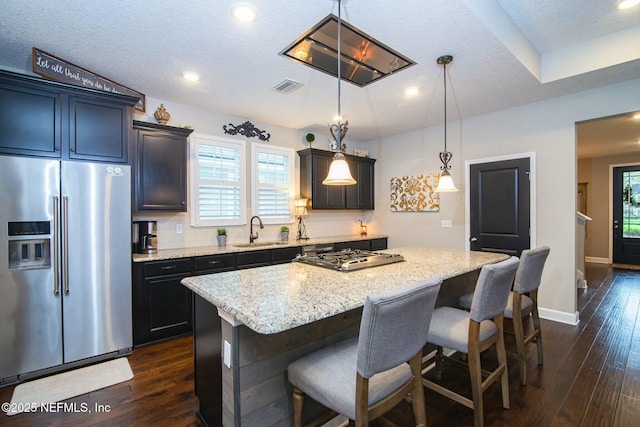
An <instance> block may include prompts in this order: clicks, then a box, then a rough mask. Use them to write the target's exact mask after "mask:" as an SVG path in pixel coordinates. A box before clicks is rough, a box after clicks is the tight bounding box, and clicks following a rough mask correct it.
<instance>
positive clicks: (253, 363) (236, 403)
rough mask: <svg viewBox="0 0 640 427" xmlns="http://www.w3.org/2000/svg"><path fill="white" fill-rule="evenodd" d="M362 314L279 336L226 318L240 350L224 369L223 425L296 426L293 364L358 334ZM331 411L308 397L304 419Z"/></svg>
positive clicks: (226, 335) (229, 336) (230, 338)
mask: <svg viewBox="0 0 640 427" xmlns="http://www.w3.org/2000/svg"><path fill="white" fill-rule="evenodd" d="M361 315H362V308H358V309H355V310H351V311H348V312H346V313H342V314H340V315H337V316H333V317H329V318H327V319H323V320H320V321H317V322H314V323H311V324H308V325H303V326H300V327H297V328H294V329H290V330H288V331H285V332H281V333H277V334H259V333H257V332H255V331H253V330H251V329H249V328H248V327H246V326H245V325H239V326H232V325H230V324H229V323H227V322H226V321H224V320H223V321H222V340H223V341H227V342H229V343H230V344H231V348H232V349H237V352H234V354H232V355H231V361H232V362H231V368H227V367H226V366H224V365H223V366H222V388H223V393H222V404H223V420H222V421H223V425H225V426H227V425H235V426H253V425H265V426H280V425H282V426H288V425H293V424H292V423H293V405H292V397H291V396H292V393H293V389H292V387H291V385H290V384H289V381H288V379H287V366H288V365H289V364H290V363H291V362H293V361H295V360H297V359H299V358H301V357H303V356H305V355H307V354H309V353H312V352H314V351H316V350H318V349H320V348H323V347H325V346H327V345H329V344H332V343H335V342H338V341H342V340H344V339H347V338H352V337H355V336H357V334H358V330H359V328H360V317H361ZM234 340H237V342H234ZM234 367H237V369H234ZM327 411H328V410H327V408H325V407H324V406H322V405H320V404H319V403H317V402H314V401H313V400H312V399H308V402H307V401H305V411H304V412H305V413H304V417H305V420H303V421H304V422H305V423H308V422H310V421H312V420H313V419H314V418H317V417H318V416H320V415H322V414H324V413H326V412H327Z"/></svg>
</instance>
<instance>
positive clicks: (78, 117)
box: [69, 96, 131, 163]
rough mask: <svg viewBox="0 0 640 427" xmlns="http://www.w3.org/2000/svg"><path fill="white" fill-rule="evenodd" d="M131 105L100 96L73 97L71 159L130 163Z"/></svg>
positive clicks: (70, 113) (70, 124)
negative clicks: (110, 100) (103, 98)
mask: <svg viewBox="0 0 640 427" xmlns="http://www.w3.org/2000/svg"><path fill="white" fill-rule="evenodd" d="M130 110H131V107H129V106H126V105H122V104H118V103H114V102H109V101H103V100H99V99H92V98H85V97H78V96H70V97H69V158H71V159H78V160H92V161H105V162H111V163H127V162H128V161H129V136H130V134H131V123H130V121H131V119H130V117H131V114H130Z"/></svg>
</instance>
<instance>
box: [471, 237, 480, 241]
mask: <svg viewBox="0 0 640 427" xmlns="http://www.w3.org/2000/svg"><path fill="white" fill-rule="evenodd" d="M477 240H478V238H477V237H472V238H470V239H469V241H470V242H475V241H477Z"/></svg>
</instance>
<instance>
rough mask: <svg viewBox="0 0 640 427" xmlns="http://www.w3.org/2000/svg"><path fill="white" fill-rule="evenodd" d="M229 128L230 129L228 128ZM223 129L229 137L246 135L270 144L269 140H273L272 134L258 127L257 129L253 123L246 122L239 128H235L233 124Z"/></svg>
mask: <svg viewBox="0 0 640 427" xmlns="http://www.w3.org/2000/svg"><path fill="white" fill-rule="evenodd" d="M227 126H228V127H229V128H227ZM222 129H224V133H226V134H229V135H238V134H240V135H244V136H246V137H247V138H255V137H258V139H259V140H260V141H266V142H269V138H271V134H270V133H268V132H267V131H264V130H260V129H258V128H257V127H255V126H254V125H253V123H251V122H249V121H246V122H244V123H243V124H241V125H238V126H234V125H232V124H231V123H229V124H228V125H224V126H222Z"/></svg>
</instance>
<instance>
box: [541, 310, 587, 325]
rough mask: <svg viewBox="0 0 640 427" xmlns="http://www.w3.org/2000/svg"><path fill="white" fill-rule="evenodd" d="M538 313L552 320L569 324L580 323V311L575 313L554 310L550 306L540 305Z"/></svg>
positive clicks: (543, 317)
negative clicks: (543, 306)
mask: <svg viewBox="0 0 640 427" xmlns="http://www.w3.org/2000/svg"><path fill="white" fill-rule="evenodd" d="M538 314H539V315H540V317H541V318H542V319H547V320H552V321H554V322H559V323H566V324H567V325H573V326H575V325H577V324H578V323H580V313H579V312H577V311H576V312H575V313H573V314H571V313H566V312H564V311H558V310H552V309H550V308H542V307H538Z"/></svg>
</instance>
